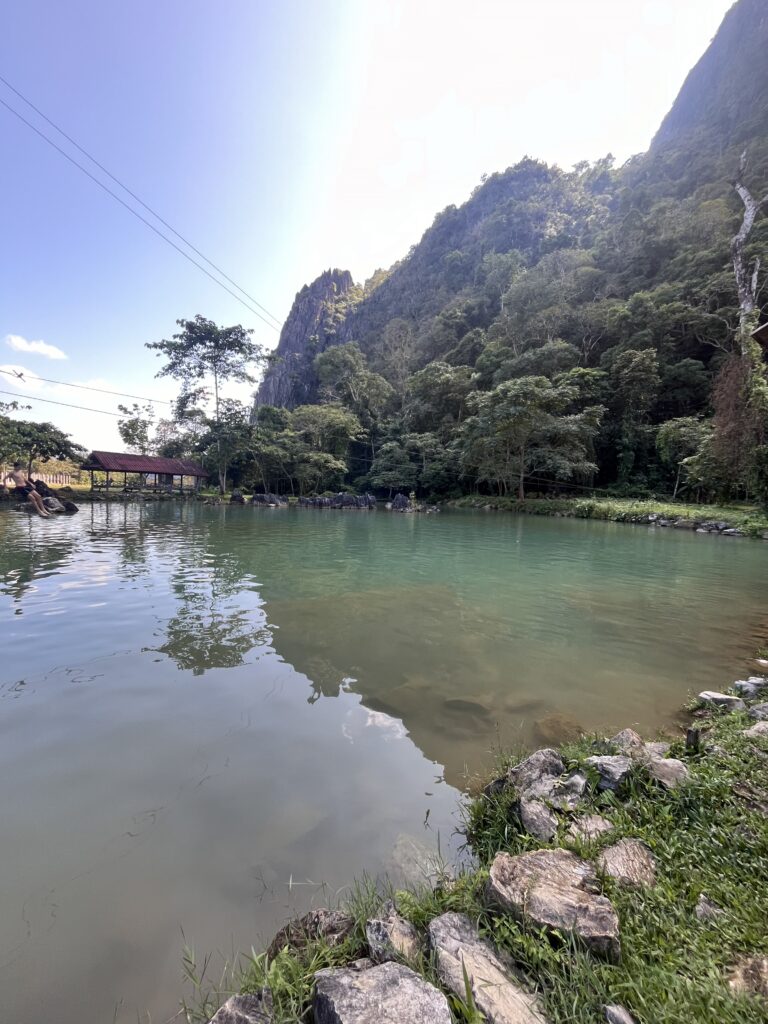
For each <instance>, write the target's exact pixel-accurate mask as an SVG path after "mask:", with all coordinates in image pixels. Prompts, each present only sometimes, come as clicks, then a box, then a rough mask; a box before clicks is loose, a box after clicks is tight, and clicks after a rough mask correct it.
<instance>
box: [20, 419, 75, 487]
mask: <svg viewBox="0 0 768 1024" xmlns="http://www.w3.org/2000/svg"><path fill="white" fill-rule="evenodd" d="M3 419H5V417H3ZM8 423H9V424H11V426H10V427H9V428H7V432H6V431H2V428H0V438H3V437H4V439H3V440H2V447H3V449H4V457H5V458H7V459H16V460H18V461H19V462H25V463H26V466H27V476H31V475H32V463H33V462H34V461H35V460H37V461H38V462H49V461H50V460H51V459H64V460H68V461H71V462H79V461H80V460H81V459H83V458H85V456H86V454H87V453H86V451H85V448H83V447H81V446H80V445H79V444H75V442H74V441H71V440H70V435H69V434H65V433H64V432H63V431H61V430H59V428H58V427H55V426H54V425H53V424H52V423H33V422H32V421H30V420H8Z"/></svg>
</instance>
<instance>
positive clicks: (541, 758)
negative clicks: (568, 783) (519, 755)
mask: <svg viewBox="0 0 768 1024" xmlns="http://www.w3.org/2000/svg"><path fill="white" fill-rule="evenodd" d="M564 773H565V764H564V763H563V759H562V757H560V755H559V754H558V752H557V751H556V750H551V749H550V748H548V747H547V748H544V749H543V750H536V751H534V753H533V754H531V755H530V757H526V759H525V760H524V761H521V762H520V763H519V764H516V765H514V766H513V767H512V768H510V769H509V771H508V772H507V781H508V782H509V784H510V785H511V786H514V788H515V791H516V792H517V794H518V795H519V796H520V797H521V798H525V799H528V800H536V799H541V798H542V797H548V796H550V795H551V794H552V792H553V790H554V788H555V783H556V782H557V780H558V779H559V778H560V777H561V776H562V775H563V774H564Z"/></svg>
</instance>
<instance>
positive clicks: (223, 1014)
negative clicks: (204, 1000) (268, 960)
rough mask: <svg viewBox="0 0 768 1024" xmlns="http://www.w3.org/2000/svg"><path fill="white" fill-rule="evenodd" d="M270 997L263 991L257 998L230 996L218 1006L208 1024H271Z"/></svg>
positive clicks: (251, 996)
mask: <svg viewBox="0 0 768 1024" xmlns="http://www.w3.org/2000/svg"><path fill="white" fill-rule="evenodd" d="M271 1022H272V997H271V996H270V994H269V992H268V991H266V990H264V991H263V992H262V993H260V994H259V995H257V996H253V995H242V996H232V998H231V999H228V1000H227V1001H226V1003H224V1005H223V1006H220V1007H219V1009H218V1010H217V1011H216V1013H215V1014H214V1015H213V1017H212V1018H211V1020H210V1021H209V1022H208V1024H271Z"/></svg>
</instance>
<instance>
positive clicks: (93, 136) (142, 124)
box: [0, 0, 730, 448]
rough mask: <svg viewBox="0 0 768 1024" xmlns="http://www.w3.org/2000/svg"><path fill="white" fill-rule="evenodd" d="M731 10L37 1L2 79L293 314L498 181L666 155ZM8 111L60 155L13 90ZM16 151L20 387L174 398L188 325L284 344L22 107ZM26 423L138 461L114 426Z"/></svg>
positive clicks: (7, 335) (7, 16) (11, 296)
mask: <svg viewBox="0 0 768 1024" xmlns="http://www.w3.org/2000/svg"><path fill="white" fill-rule="evenodd" d="M729 6H730V4H729V2H728V0H674V2H670V0H633V2H630V0H582V2H580V3H575V2H572V0H537V2H535V3H533V2H530V0H475V2H473V3H472V4H467V3H465V2H462V3H459V2H456V0H442V2H437V0H390V2H388V3H381V2H373V0H356V2H351V0H284V2H278V0H269V2H268V0H219V2H214V0H209V2H202V0H152V2H149V0H131V3H128V4H116V3H105V2H104V0H100V2H96V0H67V2H66V3H61V2H60V0H44V2H43V0H25V3H23V4H22V3H18V4H7V5H5V8H4V10H3V12H2V15H0V74H1V75H2V76H3V77H5V78H7V79H8V80H9V81H10V82H12V83H13V85H14V86H15V87H16V88H17V89H19V90H20V91H21V92H22V93H23V94H25V95H26V96H27V97H28V98H29V99H30V100H32V102H33V103H35V104H36V105H37V106H38V107H39V108H40V109H41V110H43V111H44V112H45V113H46V114H47V115H48V117H50V118H51V119H52V120H53V121H55V122H56V123H57V124H59V125H60V126H61V127H62V128H64V129H65V130H66V131H67V132H68V133H69V134H70V135H71V136H73V137H74V138H75V139H76V140H77V141H78V142H79V143H80V144H81V145H82V146H83V147H84V148H85V149H87V150H88V151H89V152H91V153H92V154H93V155H94V156H96V157H97V159H99V160H100V161H101V162H102V163H103V164H104V165H105V166H106V167H107V168H109V169H110V170H111V171H112V172H113V173H114V174H116V175H117V176H118V177H119V178H120V179H121V180H122V181H124V182H125V183H126V184H128V185H129V186H130V187H131V188H132V189H133V190H134V191H135V192H136V193H137V194H138V195H140V196H141V197H142V198H143V199H144V200H145V201H146V202H148V203H149V204H150V205H151V206H152V207H153V208H154V209H156V210H157V211H158V212H160V213H161V214H162V216H163V217H164V218H165V219H166V220H167V221H168V222H169V223H170V224H172V225H173V226H174V227H175V228H177V229H178V230H179V231H180V232H181V233H182V234H184V235H185V236H186V237H187V238H189V239H190V240H191V241H192V242H194V244H195V245H196V246H197V247H198V248H200V249H201V250H202V251H203V252H204V253H205V254H206V255H207V256H209V257H210V258H211V259H213V260H214V261H215V262H216V263H218V265H219V266H221V267H222V268H223V269H224V270H225V271H226V272H227V273H228V274H229V275H230V276H231V277H232V278H234V279H235V280H237V281H238V282H239V283H240V284H242V285H243V286H244V287H245V288H246V289H247V290H248V291H249V292H250V293H251V294H252V295H254V296H255V297H256V298H257V299H258V300H259V301H260V302H261V303H262V304H263V305H265V306H266V307H267V308H268V309H270V310H271V311H272V312H273V313H274V314H276V315H277V316H278V317H279V318H280V319H282V318H283V317H284V316H285V315H286V313H287V312H288V309H289V308H290V304H291V302H292V300H293V297H294V295H295V293H296V291H297V290H298V289H299V288H300V287H301V286H302V285H303V284H304V283H306V282H307V281H309V280H311V279H312V278H314V277H315V276H317V274H318V273H320V272H321V271H322V270H323V269H324V268H325V267H328V266H341V267H346V268H348V269H350V270H351V271H352V273H353V274H354V276H355V277H356V278H357V279H358V280H363V279H364V278H365V277H367V276H369V275H370V273H371V272H372V271H373V270H374V269H375V268H376V267H377V266H388V265H390V264H391V263H392V262H393V261H394V260H396V259H398V258H399V257H401V256H402V255H404V253H405V252H406V251H407V249H408V247H409V246H410V245H411V244H413V243H414V242H415V241H417V240H418V238H419V237H420V236H421V234H422V232H423V231H424V229H425V228H426V227H427V226H428V225H429V224H430V223H431V221H432V219H433V217H434V214H435V213H436V212H437V211H438V210H440V209H442V208H443V207H444V206H446V205H447V204H449V203H454V202H455V203H460V202H462V201H463V200H464V199H465V198H466V197H467V196H468V194H469V192H470V191H471V190H472V188H473V187H474V186H475V185H476V184H477V183H478V181H479V179H480V176H481V174H483V173H490V172H493V171H496V170H501V169H503V168H504V167H506V166H508V165H509V164H511V163H514V162H515V161H516V160H518V159H519V158H520V157H522V156H523V155H524V154H526V153H528V154H530V155H533V156H538V157H541V158H543V159H546V160H549V161H554V162H558V163H560V164H561V165H562V166H570V165H571V164H573V163H574V162H576V161H577V160H580V159H585V158H586V159H595V158H597V157H599V156H602V155H604V154H605V153H606V152H608V151H611V152H613V153H614V154H615V155H616V156H617V158H619V159H620V160H623V159H625V158H626V157H627V156H629V155H630V154H631V153H634V152H638V151H640V150H642V149H644V148H645V147H646V146H647V145H648V142H649V141H650V138H651V136H652V134H653V132H654V130H655V129H656V127H657V126H658V124H659V122H660V120H661V118H662V117H663V115H664V113H665V112H666V111H667V109H668V108H669V106H670V105H671V103H672V101H673V100H674V97H675V95H676V93H677V91H678V89H679V87H680V85H681V84H682V81H683V79H684V77H685V75H686V73H687V72H688V70H689V69H690V67H691V66H692V65H693V63H694V62H695V61H696V60H697V59H698V57H699V56H700V54H701V53H702V52H703V50H704V49H705V48H706V45H707V43H708V42H709V40H710V39H711V37H712V35H713V34H714V33H715V31H716V30H717V27H718V25H719V23H720V21H721V19H722V16H723V14H724V13H725V11H726V10H727V9H728V7H729ZM0 99H3V100H5V101H6V102H8V103H10V104H11V105H12V106H14V107H15V108H16V109H17V110H18V111H19V112H20V113H22V114H23V115H24V116H25V117H27V118H29V119H30V120H32V121H33V122H34V123H35V124H37V125H38V126H39V127H40V128H41V129H43V130H45V131H46V133H47V134H49V135H51V136H52V137H54V138H56V137H55V133H54V132H53V130H52V129H50V128H49V127H48V126H46V125H45V124H44V122H41V121H40V120H39V118H37V116H36V115H35V114H34V112H32V111H30V110H29V108H27V107H25V105H24V104H23V102H22V101H21V100H20V99H18V97H17V96H15V95H14V94H13V93H12V92H10V91H9V90H8V89H6V88H5V86H3V85H2V84H0ZM0 141H1V144H2V154H3V158H2V160H0V194H1V195H2V197H3V201H2V206H1V207H0V211H1V213H0V227H1V228H2V240H3V246H2V253H3V255H2V273H1V274H0V367H9V366H16V367H22V368H23V369H24V370H26V371H27V374H28V378H29V377H30V376H33V375H34V374H37V375H38V376H41V377H49V378H55V379H57V380H62V381H74V382H79V383H86V384H94V383H95V384H98V385H99V386H101V387H105V388H112V389H115V390H125V391H128V392H133V393H136V394H139V395H148V396H150V397H154V398H158V399H159V398H166V399H169V398H172V397H173V394H174V392H173V385H172V382H170V381H164V380H161V381H157V380H155V379H154V373H155V371H156V369H157V365H158V363H157V359H156V357H155V356H153V355H152V354H151V353H150V352H147V351H146V350H145V349H144V342H146V341H154V340H158V339H159V338H162V337H168V336H169V335H170V333H172V332H173V331H174V330H175V320H176V318H177V317H191V316H193V315H194V314H195V313H198V312H200V313H203V314H204V315H206V316H209V317H211V318H212V319H214V320H216V321H217V322H220V323H224V324H230V323H235V322H241V323H243V324H245V325H246V326H248V327H253V328H254V329H255V338H256V339H257V340H259V341H260V342H262V343H263V344H265V345H267V346H272V345H274V344H275V343H276V341H277V332H274V331H271V330H270V329H269V328H267V327H266V326H265V325H264V323H263V322H261V321H260V320H259V319H258V318H256V317H255V316H254V315H253V314H252V313H251V312H249V311H248V310H247V309H245V308H244V307H243V306H241V305H240V304H239V303H237V302H236V301H235V299H233V298H232V297H231V296H229V295H228V294H227V293H226V292H224V291H222V290H221V289H219V288H218V287H217V286H216V285H215V284H213V283H212V282H211V281H209V280H208V279H207V278H206V277H204V276H203V275H202V274H201V273H200V272H199V271H198V270H197V269H195V268H194V267H193V266H191V265H190V264H189V263H187V262H186V261H185V260H184V259H182V257H181V256H179V255H178V254H177V253H176V252H174V251H173V250H172V249H171V248H170V247H168V246H167V245H166V244H165V243H164V242H162V241H161V240H160V239H158V238H157V237H156V236H155V235H154V234H153V233H152V232H151V231H150V230H148V229H147V228H146V227H145V226H144V225H142V224H141V223H139V221H137V220H136V219H135V218H133V217H132V216H131V215H130V214H129V213H127V212H126V211H125V210H124V209H123V208H122V207H120V206H118V205H117V204H116V203H115V202H114V201H113V200H112V199H111V198H109V197H108V196H107V195H105V194H104V193H103V192H101V191H100V190H99V189H98V188H97V187H96V186H94V185H93V184H92V182H90V181H89V180H88V179H87V178H86V177H85V176H84V175H82V174H81V173H80V172H79V171H78V170H77V169H76V168H74V167H72V166H71V165H70V164H69V163H67V161H66V160H64V159H63V158H62V157H61V156H60V155H59V154H58V153H56V152H55V151H54V150H53V149H51V148H50V147H49V146H47V145H46V144H45V143H44V142H43V141H42V140H41V139H40V138H38V137H37V136H36V135H35V134H34V133H33V132H31V131H30V130H29V129H28V128H27V127H25V126H24V125H22V124H21V123H19V122H18V121H17V120H16V119H15V118H14V117H13V116H12V115H11V114H10V113H8V111H7V110H6V109H5V108H3V107H0ZM56 141H57V143H59V144H61V145H62V146H63V148H65V149H68V150H69V151H70V152H72V154H73V155H74V156H77V158H78V159H79V160H83V158H82V156H80V155H78V154H77V153H76V152H75V151H74V150H71V147H69V146H68V145H67V143H66V142H65V141H64V140H62V139H61V138H56ZM90 169H91V170H92V171H93V172H94V173H96V174H97V175H98V171H97V170H96V169H95V168H93V167H91V168H90ZM111 187H114V186H111ZM126 198H128V197H126ZM32 342H35V343H38V342H42V343H43V345H42V346H41V345H39V344H36V345H34V346H32V350H29V349H30V343H32ZM46 346H47V348H46ZM62 356H65V358H61V357H62ZM0 379H3V378H2V377H0ZM4 379H5V380H6V381H8V378H7V377H6V378H4ZM0 388H2V389H3V390H14V388H16V390H18V391H22V390H23V388H22V386H21V385H18V386H16V385H14V384H13V383H11V382H9V383H8V384H7V385H6V384H2V385H0ZM26 393H27V394H33V393H34V394H36V395H38V396H39V397H40V398H43V397H46V398H50V399H55V400H60V401H65V402H67V401H68V402H78V403H82V404H84V405H90V406H93V407H96V408H101V409H107V410H111V411H115V408H116V402H117V401H118V399H110V398H109V396H106V395H100V394H97V393H88V392H79V391H75V390H74V389H68V388H61V387H57V386H56V385H48V384H44V383H42V382H35V381H34V379H33V380H32V382H31V383H28V384H27V390H26ZM240 394H241V396H242V397H244V395H243V393H242V391H241V392H240ZM6 398H7V396H4V395H0V400H3V399H6ZM158 408H159V409H161V408H162V407H158ZM24 415H28V416H30V417H32V418H35V419H50V420H52V421H53V422H55V423H57V424H58V425H60V426H62V427H63V428H64V429H66V430H68V431H71V432H72V433H73V435H74V436H75V439H76V440H78V441H80V442H81V443H83V444H85V445H87V446H89V447H101V448H119V447H120V446H121V445H120V441H119V439H118V435H117V431H116V428H115V420H114V419H112V418H110V417H108V416H100V415H97V414H90V413H83V412H78V411H75V410H70V409H65V408H60V407H57V406H53V405H43V404H42V403H41V402H35V403H33V408H32V410H31V411H30V412H29V413H25V414H24Z"/></svg>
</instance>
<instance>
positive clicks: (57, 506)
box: [43, 494, 67, 512]
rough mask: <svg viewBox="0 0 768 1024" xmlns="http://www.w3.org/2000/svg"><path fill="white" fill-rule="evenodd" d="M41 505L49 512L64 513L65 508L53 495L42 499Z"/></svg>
mask: <svg viewBox="0 0 768 1024" xmlns="http://www.w3.org/2000/svg"><path fill="white" fill-rule="evenodd" d="M43 504H44V505H45V507H46V508H47V509H48V511H49V512H66V511H67V510H66V508H65V507H64V505H63V504H62V502H60V501H59V499H58V498H57V497H55V496H54V495H53V494H51V495H49V496H47V497H45V498H43Z"/></svg>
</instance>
